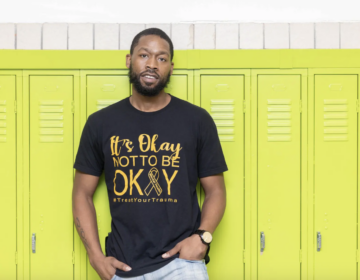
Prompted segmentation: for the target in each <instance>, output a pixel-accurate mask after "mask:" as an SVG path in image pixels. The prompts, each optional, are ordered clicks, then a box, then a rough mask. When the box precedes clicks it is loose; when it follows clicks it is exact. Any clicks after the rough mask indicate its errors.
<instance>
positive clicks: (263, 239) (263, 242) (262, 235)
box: [260, 231, 265, 253]
mask: <svg viewBox="0 0 360 280" xmlns="http://www.w3.org/2000/svg"><path fill="white" fill-rule="evenodd" d="M260 245H261V247H260V253H263V252H264V249H265V233H264V232H263V231H262V232H260Z"/></svg>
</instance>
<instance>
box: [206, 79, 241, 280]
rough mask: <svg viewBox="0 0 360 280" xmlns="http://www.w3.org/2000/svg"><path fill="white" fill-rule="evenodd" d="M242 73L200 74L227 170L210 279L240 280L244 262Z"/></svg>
mask: <svg viewBox="0 0 360 280" xmlns="http://www.w3.org/2000/svg"><path fill="white" fill-rule="evenodd" d="M243 100H244V76H242V75H202V76H201V107H203V108H205V109H206V110H207V111H208V112H209V113H210V114H211V116H212V117H213V119H214V121H215V124H216V126H217V128H218V134H219V138H220V141H221V146H222V149H223V152H224V155H225V160H226V163H227V165H228V168H229V171H227V172H226V173H224V177H225V184H226V197H227V204H226V210H225V214H224V217H223V219H222V220H221V222H220V224H219V226H218V227H217V229H216V231H215V232H214V242H213V243H212V244H211V249H210V259H211V261H210V263H209V264H208V266H207V268H208V273H209V277H210V279H213V280H222V279H231V280H236V279H243V275H244V264H243V256H242V252H243V250H244V241H243V240H244V185H243V181H244V149H243V147H244V116H243V109H242V107H243Z"/></svg>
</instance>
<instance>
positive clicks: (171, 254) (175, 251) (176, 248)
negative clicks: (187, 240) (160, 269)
mask: <svg viewBox="0 0 360 280" xmlns="http://www.w3.org/2000/svg"><path fill="white" fill-rule="evenodd" d="M179 251H180V246H179V245H176V246H175V247H174V248H172V249H171V250H170V251H168V252H166V253H164V254H163V255H162V257H163V258H165V259H166V258H169V257H171V256H173V255H175V254H176V253H177V252H179Z"/></svg>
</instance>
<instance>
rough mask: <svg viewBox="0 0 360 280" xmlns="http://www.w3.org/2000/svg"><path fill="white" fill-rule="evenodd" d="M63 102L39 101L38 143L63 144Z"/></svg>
mask: <svg viewBox="0 0 360 280" xmlns="http://www.w3.org/2000/svg"><path fill="white" fill-rule="evenodd" d="M63 113H64V100H40V105H39V118H40V123H39V126H40V130H39V134H40V135H39V136H40V142H41V143H61V142H64V138H63V136H59V135H64V129H63V127H64V122H63V119H64V114H63Z"/></svg>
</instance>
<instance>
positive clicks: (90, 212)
mask: <svg viewBox="0 0 360 280" xmlns="http://www.w3.org/2000/svg"><path fill="white" fill-rule="evenodd" d="M73 217H74V222H75V225H76V229H77V231H78V233H79V236H80V238H81V240H82V242H83V244H84V246H85V248H86V251H87V253H88V256H89V260H90V263H91V262H92V260H93V259H95V258H97V257H100V256H104V254H103V253H102V250H101V246H100V242H99V235H98V227H97V222H96V212H95V207H94V203H93V202H92V200H91V199H88V198H86V196H84V195H76V194H75V195H74V198H73Z"/></svg>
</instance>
